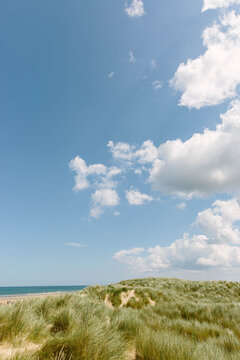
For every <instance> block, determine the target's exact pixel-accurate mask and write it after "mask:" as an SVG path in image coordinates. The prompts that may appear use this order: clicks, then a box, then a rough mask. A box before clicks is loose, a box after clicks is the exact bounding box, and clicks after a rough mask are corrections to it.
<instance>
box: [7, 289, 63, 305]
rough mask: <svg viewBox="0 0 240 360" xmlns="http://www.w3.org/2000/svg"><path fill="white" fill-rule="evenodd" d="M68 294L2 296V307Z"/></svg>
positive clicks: (59, 292)
mask: <svg viewBox="0 0 240 360" xmlns="http://www.w3.org/2000/svg"><path fill="white" fill-rule="evenodd" d="M60 294H66V292H61V291H58V292H51V293H38V294H23V295H20V294H19V295H6V296H0V305H6V304H13V303H14V302H16V301H20V300H26V299H32V298H41V299H43V298H46V297H47V296H57V295H60Z"/></svg>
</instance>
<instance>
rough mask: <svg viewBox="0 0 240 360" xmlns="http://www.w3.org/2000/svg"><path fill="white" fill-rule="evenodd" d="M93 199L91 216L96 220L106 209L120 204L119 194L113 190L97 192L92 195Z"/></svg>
mask: <svg viewBox="0 0 240 360" xmlns="http://www.w3.org/2000/svg"><path fill="white" fill-rule="evenodd" d="M91 199H92V207H91V210H90V216H92V217H95V218H99V216H100V215H101V214H102V213H103V212H104V209H105V208H107V207H114V206H117V205H118V204H119V202H120V199H119V197H118V194H117V192H116V191H115V190H112V189H101V190H96V191H95V192H94V193H93V194H92V196H91Z"/></svg>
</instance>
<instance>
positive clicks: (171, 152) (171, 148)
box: [149, 101, 240, 198]
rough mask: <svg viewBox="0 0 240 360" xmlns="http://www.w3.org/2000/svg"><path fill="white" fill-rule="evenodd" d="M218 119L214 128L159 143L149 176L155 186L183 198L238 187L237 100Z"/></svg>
mask: <svg viewBox="0 0 240 360" xmlns="http://www.w3.org/2000/svg"><path fill="white" fill-rule="evenodd" d="M221 119H222V123H221V124H219V125H217V127H216V129H215V130H209V129H205V130H204V132H203V133H202V134H194V135H193V136H192V137H191V138H190V139H189V140H187V141H185V142H182V141H181V140H180V139H177V140H173V141H167V142H166V143H164V144H162V145H160V147H159V148H158V158H157V159H155V161H154V163H153V167H152V169H151V170H150V177H149V181H150V182H151V183H152V186H153V188H154V190H158V191H160V192H162V193H165V194H168V195H171V194H172V195H179V196H181V197H185V198H192V197H202V196H207V195H211V194H213V193H220V192H222V193H223V192H228V193H230V192H234V191H239V190H240V182H239V179H240V162H239V159H240V141H239V138H240V101H234V102H233V103H232V104H231V105H230V107H229V109H228V111H227V112H226V114H224V115H221Z"/></svg>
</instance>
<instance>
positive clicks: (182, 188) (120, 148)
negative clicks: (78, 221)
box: [70, 100, 240, 217]
mask: <svg viewBox="0 0 240 360" xmlns="http://www.w3.org/2000/svg"><path fill="white" fill-rule="evenodd" d="M220 119H221V122H220V123H219V124H218V125H217V126H216V128H215V129H213V130H210V129H207V128H206V129H205V130H204V131H203V132H202V133H196V134H193V136H192V137H191V138H189V139H188V140H186V141H182V140H181V139H176V140H171V141H167V142H165V143H163V144H161V145H160V146H159V147H157V146H155V145H154V144H153V142H152V141H150V140H147V141H145V142H143V143H142V145H140V146H136V145H131V144H128V143H124V142H117V143H114V142H113V141H109V143H108V148H109V151H110V153H111V155H112V159H111V161H112V162H115V163H116V164H117V166H111V167H107V166H105V165H103V164H93V165H90V166H88V165H87V164H86V163H85V161H84V160H83V159H81V158H80V157H78V156H77V157H76V158H75V159H73V160H72V161H71V162H70V168H71V169H72V170H73V171H74V172H75V173H76V175H75V186H74V189H75V191H80V190H83V189H87V188H88V187H90V188H92V187H94V188H95V189H94V190H103V189H110V190H112V189H116V187H117V185H118V181H117V180H116V179H117V176H119V175H120V174H123V176H124V177H125V179H126V177H127V174H128V173H130V172H132V173H134V174H135V175H137V176H140V177H141V179H142V181H144V182H145V183H147V184H149V185H151V188H152V190H154V191H159V192H160V193H161V194H164V195H170V196H171V195H173V196H176V195H177V196H178V197H181V198H185V199H191V198H194V197H197V198H199V197H207V196H210V195H213V194H214V193H234V192H239V191H240V182H239V179H240V162H239V158H240V141H239V138H240V100H235V101H233V102H232V103H231V104H230V106H229V108H228V110H227V112H226V113H225V114H222V115H221V116H220ZM115 191H116V190H115ZM97 194H98V193H97ZM126 195H127V199H128V201H129V203H130V204H131V205H133V204H134V205H138V204H139V205H140V203H146V202H147V201H148V202H150V200H152V199H153V198H152V197H151V196H150V195H146V194H142V192H141V189H140V191H139V190H130V191H127V192H126ZM143 196H144V197H143ZM146 196H149V197H146ZM92 204H93V206H92V207H91V216H94V217H98V216H99V215H100V214H101V213H102V212H103V211H104V209H106V208H107V207H108V206H109V207H111V206H112V205H108V204H105V205H103V206H100V203H98V202H96V201H95V195H94V196H93V198H92ZM178 207H179V208H184V205H183V204H181V205H179V206H178Z"/></svg>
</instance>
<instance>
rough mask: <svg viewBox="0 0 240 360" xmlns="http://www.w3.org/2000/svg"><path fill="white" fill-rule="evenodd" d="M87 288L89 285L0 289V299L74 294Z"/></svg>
mask: <svg viewBox="0 0 240 360" xmlns="http://www.w3.org/2000/svg"><path fill="white" fill-rule="evenodd" d="M85 287H87V285H73V286H9V287H0V297H4V296H14V295H28V294H42V293H53V292H73V291H78V290H82V289H84V288H85Z"/></svg>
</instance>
